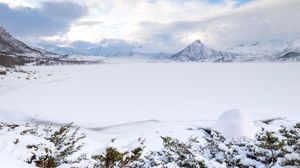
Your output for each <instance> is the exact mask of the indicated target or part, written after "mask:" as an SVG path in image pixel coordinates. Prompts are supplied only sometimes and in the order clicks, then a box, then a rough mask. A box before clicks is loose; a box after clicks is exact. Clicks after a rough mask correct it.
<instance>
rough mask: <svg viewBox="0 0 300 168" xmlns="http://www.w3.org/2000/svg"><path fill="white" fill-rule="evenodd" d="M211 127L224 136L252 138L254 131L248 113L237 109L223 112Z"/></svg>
mask: <svg viewBox="0 0 300 168" xmlns="http://www.w3.org/2000/svg"><path fill="white" fill-rule="evenodd" d="M212 129H213V130H215V131H218V132H221V133H222V134H223V135H224V136H225V137H226V138H238V137H246V138H254V136H255V133H256V130H255V126H254V124H253V122H252V121H251V120H250V118H249V117H248V115H247V114H246V113H242V112H240V111H239V110H229V111H226V112H224V113H223V114H222V115H221V116H220V117H219V119H218V120H217V121H216V123H215V124H214V125H213V127H212Z"/></svg>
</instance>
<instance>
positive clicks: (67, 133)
mask: <svg viewBox="0 0 300 168" xmlns="http://www.w3.org/2000/svg"><path fill="white" fill-rule="evenodd" d="M71 127H72V123H70V124H66V125H64V126H62V127H60V128H59V129H58V130H57V131H53V130H52V128H51V127H47V128H46V129H44V131H45V133H46V135H44V136H45V137H44V139H45V140H46V141H45V142H44V143H39V144H32V145H27V148H28V150H30V152H31V153H32V155H31V157H30V158H29V159H28V160H27V162H28V163H35V164H36V166H38V167H43V168H48V167H57V166H59V165H61V164H71V163H75V162H79V161H80V160H81V159H83V158H84V157H83V156H84V155H81V156H80V157H78V158H76V159H75V160H74V159H73V160H70V159H69V158H68V157H69V156H71V155H72V154H74V153H75V152H78V151H79V150H80V149H81V148H82V146H83V143H80V141H81V140H82V139H83V138H85V136H86V135H85V134H79V133H78V130H79V128H76V129H75V130H74V131H71Z"/></svg>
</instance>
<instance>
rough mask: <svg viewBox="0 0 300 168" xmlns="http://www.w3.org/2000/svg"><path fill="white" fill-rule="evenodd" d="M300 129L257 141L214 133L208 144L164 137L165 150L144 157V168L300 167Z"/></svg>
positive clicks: (261, 135)
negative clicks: (229, 137) (230, 137)
mask: <svg viewBox="0 0 300 168" xmlns="http://www.w3.org/2000/svg"><path fill="white" fill-rule="evenodd" d="M299 126H300V125H299V124H297V125H296V126H294V127H293V128H291V129H287V128H285V127H282V129H280V130H279V131H278V132H270V131H266V130H264V129H263V130H261V132H259V133H257V135H256V138H255V139H246V138H236V139H225V138H224V137H223V136H222V135H221V134H220V133H218V132H214V131H212V132H211V134H210V136H208V137H205V140H206V143H204V144H202V143H199V141H198V140H197V138H190V139H189V140H188V141H187V142H181V141H179V140H177V139H173V138H170V137H162V140H163V148H162V149H161V150H160V151H151V152H149V153H148V154H146V155H145V156H144V160H143V163H144V166H143V167H192V168H202V167H203V168H205V167H209V168H210V167H242V168H248V167H266V168H271V167H275V166H276V167H285V166H294V167H299V166H300V150H299V149H300V131H299V130H300V129H299V128H300V127H299Z"/></svg>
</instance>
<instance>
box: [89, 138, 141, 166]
mask: <svg viewBox="0 0 300 168" xmlns="http://www.w3.org/2000/svg"><path fill="white" fill-rule="evenodd" d="M113 141H114V140H112V142H113ZM138 142H139V145H138V146H137V147H134V148H133V149H131V150H129V151H125V152H121V151H119V150H118V149H117V148H114V147H108V148H106V149H105V152H103V153H102V154H99V155H93V156H92V159H93V161H94V164H93V168H131V167H132V168H134V167H140V166H139V162H138V161H140V158H141V155H142V152H143V150H144V140H142V139H139V140H138Z"/></svg>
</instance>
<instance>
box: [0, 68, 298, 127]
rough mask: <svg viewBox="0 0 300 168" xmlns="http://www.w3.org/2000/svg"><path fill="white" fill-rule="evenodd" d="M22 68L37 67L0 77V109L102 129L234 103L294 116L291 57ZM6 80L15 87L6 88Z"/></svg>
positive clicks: (256, 115)
mask: <svg viewBox="0 0 300 168" xmlns="http://www.w3.org/2000/svg"><path fill="white" fill-rule="evenodd" d="M24 68H25V69H28V70H31V71H36V74H35V75H34V76H36V77H37V79H34V78H31V79H30V80H26V79H24V78H23V77H22V78H21V79H17V78H16V77H15V78H14V79H13V80H12V79H9V80H6V78H12V77H11V76H6V77H4V78H5V79H3V80H1V81H0V82H1V83H0V86H1V87H0V102H1V106H0V109H2V111H11V112H14V116H17V115H16V113H20V114H22V115H20V116H26V117H29V118H35V119H39V120H44V121H54V122H71V121H74V122H75V124H77V125H81V126H85V127H104V126H110V125H116V124H123V123H129V122H135V121H144V120H150V119H156V120H162V121H191V120H215V119H217V117H218V116H219V115H220V114H221V113H222V112H224V111H226V110H228V109H232V108H235V109H239V110H241V111H246V112H248V115H249V116H250V117H251V118H253V119H254V120H257V119H265V118H274V117H288V118H292V119H295V120H299V119H300V118H299V115H297V114H298V113H299V111H300V89H299V86H300V78H299V77H298V76H297V74H298V72H300V66H299V64H297V63H287V64H271V63H270V64H266V63H264V64H246V63H241V64H208V63H123V64H122V63H118V64H101V65H80V66H78V65H77V66H40V67H24ZM47 74H50V75H49V76H48V75H47ZM24 77H25V76H24ZM11 85H13V86H16V87H13V89H12V88H11V87H10V86H11ZM23 118H24V117H22V119H23ZM10 119H11V118H10ZM15 120H17V118H16V119H15Z"/></svg>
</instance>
